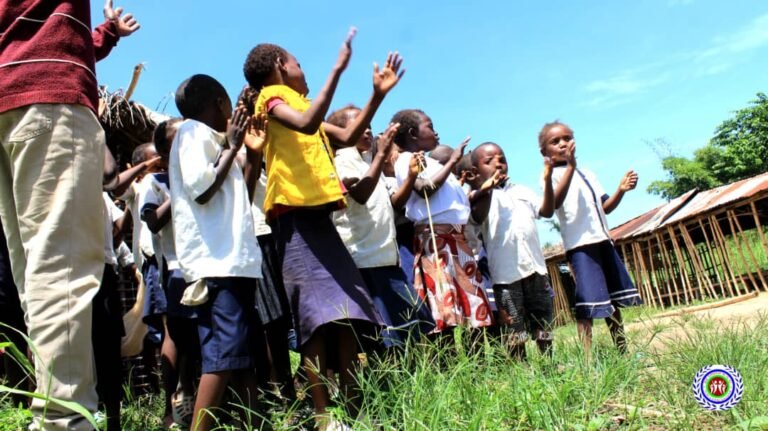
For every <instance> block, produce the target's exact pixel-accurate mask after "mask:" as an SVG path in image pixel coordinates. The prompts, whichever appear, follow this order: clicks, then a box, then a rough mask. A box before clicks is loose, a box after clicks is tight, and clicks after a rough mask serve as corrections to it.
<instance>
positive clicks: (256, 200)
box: [251, 169, 291, 325]
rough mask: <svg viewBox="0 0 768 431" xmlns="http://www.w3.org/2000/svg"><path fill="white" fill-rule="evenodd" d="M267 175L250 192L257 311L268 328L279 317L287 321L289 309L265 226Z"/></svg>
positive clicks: (271, 239)
mask: <svg viewBox="0 0 768 431" xmlns="http://www.w3.org/2000/svg"><path fill="white" fill-rule="evenodd" d="M266 189H267V175H266V172H264V170H263V169H262V171H261V176H259V181H258V183H257V184H256V189H255V190H254V191H253V203H252V205H251V213H252V214H253V227H254V230H255V232H256V240H257V241H258V242H259V247H260V248H261V257H262V259H261V273H262V278H261V280H258V283H257V289H256V312H257V313H258V315H259V321H261V324H262V325H268V324H270V323H272V322H275V321H277V320H279V319H282V318H287V319H289V320H290V317H291V307H290V304H289V303H288V297H287V296H286V294H285V287H284V286H283V277H282V275H281V273H280V261H279V259H278V256H277V247H276V245H275V237H274V236H273V235H272V228H271V227H269V224H268V223H267V215H266V214H265V213H264V209H263V206H264V198H265V197H266Z"/></svg>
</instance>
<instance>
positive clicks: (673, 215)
mask: <svg viewBox="0 0 768 431" xmlns="http://www.w3.org/2000/svg"><path fill="white" fill-rule="evenodd" d="M765 190H768V173H764V174H760V175H757V176H754V177H752V178H747V179H745V180H741V181H737V182H735V183H731V184H726V185H724V186H720V187H716V188H714V189H711V190H705V191H702V192H699V191H697V190H696V189H694V190H691V191H689V192H687V193H685V194H684V195H682V196H679V197H677V198H675V199H672V200H671V201H669V202H667V203H666V204H664V205H661V206H659V207H656V208H654V209H652V210H650V211H648V212H646V213H644V214H642V215H640V216H637V217H635V218H633V219H631V220H629V221H627V222H626V223H623V224H621V225H619V226H617V227H615V228H613V229H611V237H613V239H614V240H615V241H619V240H623V239H628V238H631V237H636V236H640V235H644V234H647V233H651V232H653V231H655V230H656V229H658V228H660V227H663V226H666V225H668V224H672V223H678V222H680V221H683V220H686V219H688V218H691V217H694V216H697V215H699V214H703V213H705V212H708V211H712V210H714V209H716V208H718V207H722V206H725V205H727V204H729V203H732V202H735V201H738V200H741V199H746V198H749V197H752V196H754V195H756V194H758V193H760V192H762V191H765Z"/></svg>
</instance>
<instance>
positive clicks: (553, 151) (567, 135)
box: [541, 124, 574, 163]
mask: <svg viewBox="0 0 768 431" xmlns="http://www.w3.org/2000/svg"><path fill="white" fill-rule="evenodd" d="M573 141H574V138H573V130H571V129H570V127H568V126H566V125H564V124H558V125H556V126H554V127H552V128H551V129H549V130H548V131H547V133H546V134H544V147H543V148H542V149H541V152H542V154H543V155H544V156H545V157H549V158H550V159H552V161H553V162H555V163H559V162H564V161H565V158H564V157H563V154H564V152H565V148H566V146H567V145H568V144H569V143H571V142H573Z"/></svg>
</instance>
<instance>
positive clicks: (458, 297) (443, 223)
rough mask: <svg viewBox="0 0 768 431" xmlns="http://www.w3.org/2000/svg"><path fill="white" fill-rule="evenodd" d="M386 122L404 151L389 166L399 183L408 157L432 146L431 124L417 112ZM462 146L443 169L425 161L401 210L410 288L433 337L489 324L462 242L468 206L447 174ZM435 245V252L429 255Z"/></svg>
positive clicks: (434, 136) (471, 261)
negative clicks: (410, 243) (410, 240)
mask: <svg viewBox="0 0 768 431" xmlns="http://www.w3.org/2000/svg"><path fill="white" fill-rule="evenodd" d="M392 122H393V123H398V124H400V127H399V129H398V131H397V134H396V135H395V143H396V144H397V145H398V146H399V147H400V148H401V149H403V150H404V151H403V152H402V153H400V156H399V158H398V160H397V162H396V163H395V175H396V177H397V181H398V183H399V184H402V183H403V182H405V180H406V178H407V176H408V173H409V164H410V162H411V157H412V154H413V153H416V152H419V151H432V150H433V149H434V148H435V147H436V146H437V144H438V135H437V133H435V130H434V128H433V126H432V120H431V119H430V118H429V117H428V116H427V115H426V114H425V113H424V112H422V111H420V110H415V109H408V110H403V111H400V112H398V113H396V114H395V116H394V117H393V118H392ZM468 142H469V139H467V140H465V141H464V142H462V143H461V144H460V145H459V146H458V147H457V148H456V149H455V150H454V151H453V153H452V154H451V156H450V158H449V160H448V163H446V164H445V165H442V164H440V163H439V162H437V161H436V160H434V159H431V158H425V164H426V166H425V167H424V171H423V172H422V173H421V174H419V177H418V178H417V179H416V180H415V182H414V186H413V192H412V193H411V195H410V197H409V198H408V201H407V203H406V207H405V215H406V217H408V218H409V219H410V220H412V221H413V222H414V225H415V227H414V229H415V237H416V238H415V245H414V251H415V263H414V288H415V289H416V291H417V292H418V293H419V296H420V297H421V298H422V299H423V300H425V301H427V304H428V305H429V308H430V311H431V313H432V317H433V319H434V320H435V323H436V327H435V329H434V331H433V332H441V331H444V330H447V329H450V328H453V327H455V326H459V325H466V326H469V327H472V328H481V327H486V326H490V325H491V324H492V323H493V317H492V315H491V310H490V304H489V303H488V298H487V297H486V294H485V291H484V288H483V281H482V276H481V275H480V272H479V271H477V263H476V262H475V259H474V255H473V253H472V250H471V249H470V247H469V246H468V245H467V242H466V239H465V237H464V227H465V225H466V224H467V220H468V218H469V213H470V208H469V201H468V199H467V195H466V194H465V193H464V190H463V189H462V187H461V184H459V181H458V180H457V179H456V177H455V176H454V175H453V174H452V171H453V169H454V167H455V165H456V163H458V162H459V160H460V159H461V157H462V155H463V154H464V149H465V147H466V146H467V143H468ZM430 225H432V227H433V228H434V237H433V235H432V227H431V226H430ZM435 245H437V246H438V248H439V250H435V247H434V246H435ZM438 263H439V265H438Z"/></svg>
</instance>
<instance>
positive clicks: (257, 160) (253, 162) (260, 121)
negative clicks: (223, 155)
mask: <svg viewBox="0 0 768 431" xmlns="http://www.w3.org/2000/svg"><path fill="white" fill-rule="evenodd" d="M246 111H247V112H252V110H250V109H247V108H246ZM268 125H269V120H268V119H267V116H266V115H264V114H259V115H256V116H254V117H252V121H251V127H250V128H249V129H248V133H247V134H246V135H245V139H244V144H245V163H244V164H243V177H245V185H246V187H248V199H249V200H250V201H251V202H253V196H254V192H255V191H256V185H257V184H258V182H259V176H260V175H261V162H262V160H263V158H262V154H263V150H264V143H265V142H266V141H267V126H268Z"/></svg>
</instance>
